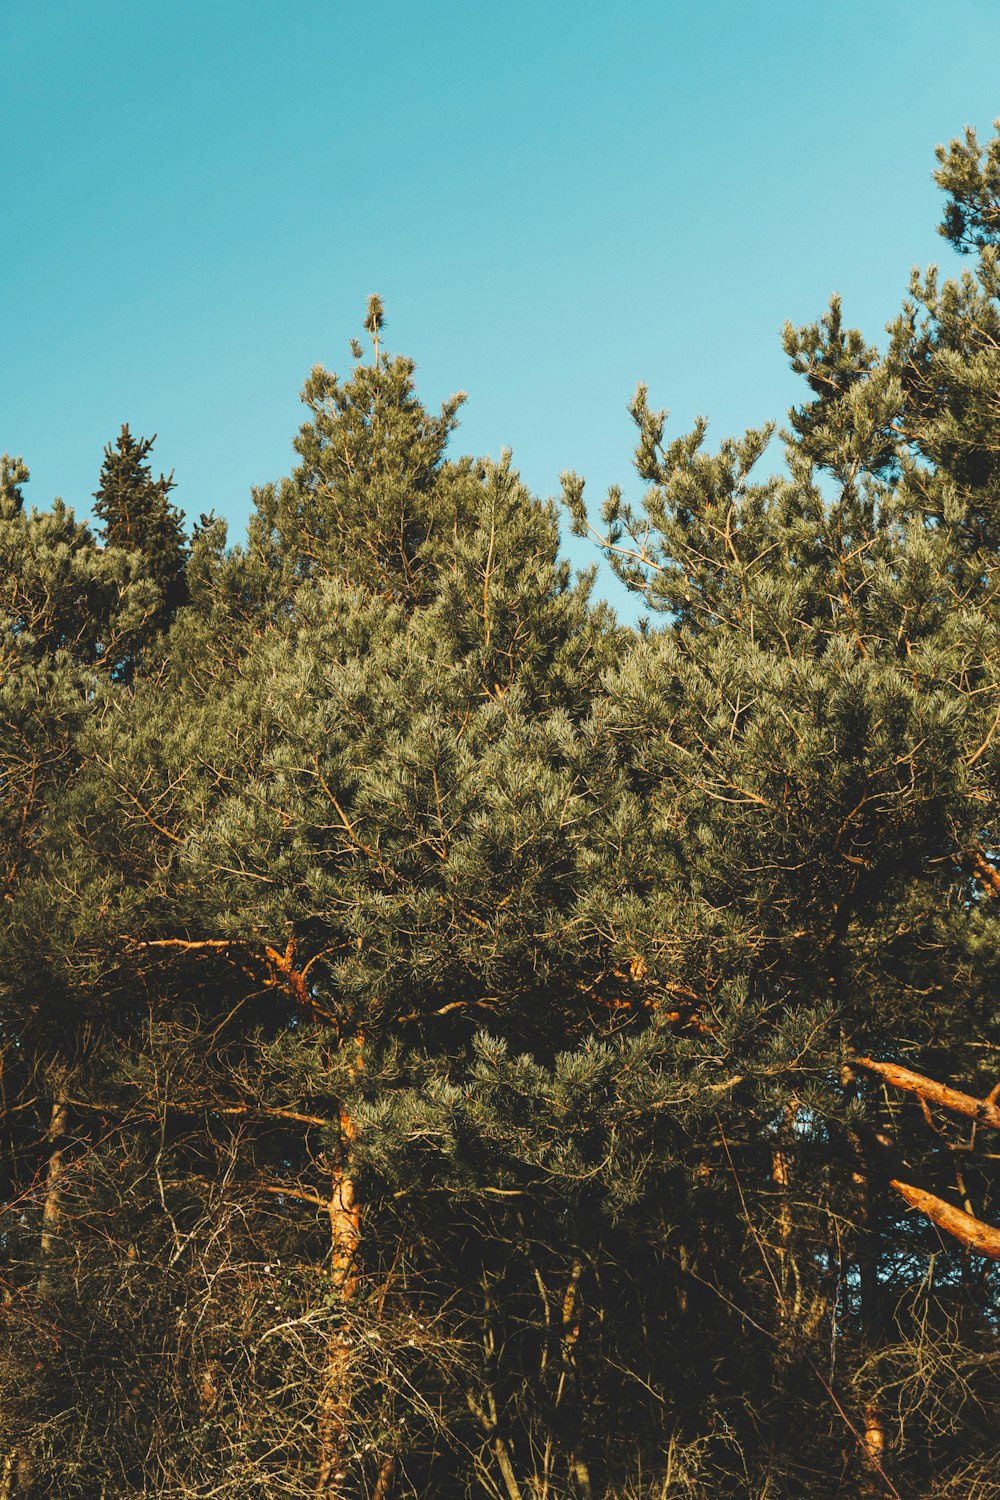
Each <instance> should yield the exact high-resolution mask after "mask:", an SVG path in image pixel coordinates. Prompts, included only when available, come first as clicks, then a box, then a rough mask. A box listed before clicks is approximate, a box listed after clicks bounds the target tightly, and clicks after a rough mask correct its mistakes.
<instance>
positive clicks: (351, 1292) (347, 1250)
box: [316, 1110, 361, 1500]
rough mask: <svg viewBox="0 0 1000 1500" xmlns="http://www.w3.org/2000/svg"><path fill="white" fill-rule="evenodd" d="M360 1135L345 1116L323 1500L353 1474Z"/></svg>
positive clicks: (335, 1185)
mask: <svg viewBox="0 0 1000 1500" xmlns="http://www.w3.org/2000/svg"><path fill="white" fill-rule="evenodd" d="M356 1134H357V1131H356V1127H355V1125H354V1123H353V1121H352V1120H351V1118H350V1116H349V1115H348V1114H347V1112H346V1111H345V1110H341V1114H340V1153H339V1161H338V1163H337V1165H336V1167H335V1168H334V1172H333V1181H332V1184H331V1193H330V1202H329V1214H330V1277H331V1280H332V1282H333V1289H334V1295H335V1298H336V1303H337V1314H338V1326H337V1327H336V1328H335V1329H334V1331H333V1333H332V1334H331V1335H330V1338H329V1340H328V1342H327V1347H326V1359H325V1368H324V1372H323V1387H322V1390H321V1392H320V1399H319V1426H318V1431H319V1473H318V1477H317V1481H316V1494H317V1495H318V1496H324V1497H329V1500H334V1497H336V1496H339V1495H340V1494H341V1493H342V1492H343V1491H342V1486H343V1481H344V1477H345V1475H346V1469H347V1456H348V1455H347V1448H348V1442H349V1436H350V1407H351V1331H350V1316H351V1304H352V1302H353V1301H354V1297H355V1294H356V1292H357V1286H358V1246H359V1244H360V1241H361V1209H360V1205H359V1203H358V1197H357V1192H356V1190H355V1186H354V1178H353V1176H352V1172H351V1156H352V1149H351V1148H352V1144H353V1141H354V1140H355V1137H356Z"/></svg>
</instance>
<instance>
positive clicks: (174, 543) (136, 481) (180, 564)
mask: <svg viewBox="0 0 1000 1500" xmlns="http://www.w3.org/2000/svg"><path fill="white" fill-rule="evenodd" d="M155 441H156V436H155V434H154V435H153V437H151V438H134V437H133V436H132V434H131V432H130V431H129V428H128V423H125V424H124V425H123V426H122V429H121V432H120V433H119V435H118V439H117V441H116V442H115V443H114V444H113V445H112V444H111V443H108V445H107V446H106V448H105V450H104V462H103V464H102V465H101V478H100V484H99V487H98V488H97V490H95V492H94V511H95V514H96V515H97V517H98V519H99V520H100V522H101V525H102V535H103V538H104V543H105V545H106V546H108V547H116V548H119V549H121V550H122V551H124V552H130V553H135V554H137V555H138V556H139V557H140V558H141V560H142V569H143V572H144V574H145V576H146V577H147V578H149V579H150V581H151V582H152V583H153V585H154V587H155V588H156V591H157V594H158V596H159V597H158V605H157V608H156V610H155V612H154V613H153V614H152V615H151V617H150V619H149V620H148V621H147V622H146V625H145V627H144V630H143V632H142V635H141V636H140V638H139V639H137V640H136V641H135V642H134V643H132V649H131V654H130V656H129V657H127V658H126V659H125V660H123V661H122V663H121V664H120V667H119V670H120V672H121V674H122V676H123V677H124V678H126V679H127V678H130V677H131V676H132V675H133V674H134V672H135V669H136V666H137V664H138V661H139V659H140V658H141V653H142V650H143V646H144V645H145V644H146V643H147V642H148V641H150V640H152V639H154V638H155V637H156V636H157V635H158V634H159V633H161V632H162V631H163V630H164V629H166V627H167V626H168V625H169V624H170V622H171V620H172V619H173V618H174V616H175V615H176V613H177V610H178V609H179V608H180V606H181V605H182V604H184V603H185V601H186V599H187V597H188V590H187V579H186V573H185V569H186V563H187V546H186V542H185V537H184V517H183V515H182V514H181V512H180V511H179V510H178V509H177V508H176V506H175V505H174V504H173V503H172V502H171V500H170V498H169V496H170V492H171V490H173V489H174V488H175V486H174V480H173V474H172V473H171V474H170V475H169V476H166V475H164V474H161V475H160V477H159V479H154V478H153V475H152V470H151V469H150V466H149V464H148V463H147V461H146V460H147V458H148V456H149V453H150V451H151V449H152V447H153V444H154V443H155Z"/></svg>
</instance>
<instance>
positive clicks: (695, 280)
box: [0, 0, 1000, 561]
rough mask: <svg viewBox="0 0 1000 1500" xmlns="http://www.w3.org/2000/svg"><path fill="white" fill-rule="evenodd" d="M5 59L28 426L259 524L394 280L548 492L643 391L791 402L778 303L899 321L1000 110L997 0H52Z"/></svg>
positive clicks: (726, 410) (49, 485)
mask: <svg viewBox="0 0 1000 1500" xmlns="http://www.w3.org/2000/svg"><path fill="white" fill-rule="evenodd" d="M0 56H2V57H3V86H2V88H0V189H2V201H3V205H4V227H3V234H2V239H0V244H2V249H0V330H2V335H0V449H3V448H7V449H9V450H10V451H12V452H14V453H21V454H23V456H24V458H25V459H26V461H27V462H28V464H29V466H30V468H31V470H32V483H31V486H30V488H29V491H28V494H29V497H30V499H31V500H32V501H33V502H34V503H35V504H36V505H40V506H44V505H47V504H48V503H49V502H50V501H51V499H52V497H53V496H54V495H57V494H58V495H61V496H62V497H63V498H64V499H65V500H66V501H67V502H69V503H71V504H73V505H74V506H76V507H77V508H80V509H86V508H87V506H88V505H89V498H90V492H91V491H92V490H93V489H94V488H95V486H96V482H97V474H98V471H99V468H100V461H101V450H102V448H103V446H104V444H105V442H107V440H108V439H109V438H111V437H113V436H114V435H115V433H116V432H117V430H118V427H119V426H120V424H121V423H122V422H123V421H128V422H129V423H130V425H131V426H132V428H133V431H136V432H139V433H143V434H147V435H148V434H151V433H153V432H156V433H158V434H159V437H158V441H157V445H156V450H155V457H156V458H157V459H158V461H159V464H160V465H162V466H163V467H164V468H166V469H170V468H173V469H174V470H175V471H176V475H175V477H176V480H177V486H178V487H177V490H176V492H175V496H174V498H175V499H176V501H177V502H178V504H180V505H181V506H182V508H183V509H184V510H185V511H186V512H187V513H188V514H189V515H190V516H192V517H194V516H197V515H198V513H199V512H201V511H203V510H208V509H209V508H214V509H215V510H216V511H217V512H219V513H221V514H224V515H225V516H227V517H228V518H229V520H230V522H231V535H232V536H233V538H234V539H239V537H240V536H241V535H242V530H243V526H244V524H245V520H246V516H247V512H248V508H249V493H250V486H251V484H254V483H261V482H264V481H266V480H268V479H271V478H276V477H277V476H278V475H280V474H282V473H285V472H287V471H288V469H289V467H290V466H291V463H292V453H291V448H290V442H291V438H292V437H293V435H294V433H295V430H296V428H297V426H298V423H299V421H300V408H299V405H298V391H299V389H300V387H301V384H302V381H303V379H304V377H305V375H306V373H307V371H308V370H309V368H310V367H311V366H312V365H313V364H314V363H316V362H322V363H324V364H326V365H327V366H329V367H331V368H333V369H339V370H344V369H346V368H347V367H348V366H349V365H350V363H351V360H350V354H349V348H348V344H349V339H350V337H351V336H352V335H354V334H356V333H359V332H360V326H361V320H362V317H363V313H364V308H365V304H366V300H367V297H368V294H369V293H370V292H372V291H378V292H379V293H380V294H381V295H382V297H383V298H384V300H385V303H386V307H387V313H388V330H387V334H388V342H389V345H390V347H391V348H392V349H394V350H398V351H400V352H403V353H407V354H410V355H412V356H413V357H414V358H415V359H416V360H417V363H418V384H419V389H420V391H421V394H422V396H423V397H424V399H425V400H426V401H428V402H429V403H436V402H437V401H439V400H440V399H442V398H443V397H444V396H446V395H448V394H450V392H451V391H453V390H456V389H464V390H466V391H467V392H468V393H469V402H468V405H467V407H466V409H465V413H464V417H463V422H462V427H461V429H460V433H459V439H458V447H459V448H460V449H461V450H462V451H469V452H477V453H493V454H496V453H498V452H499V451H500V449H501V448H502V447H504V446H510V447H511V448H513V451H514V458H515V462H516V463H517V464H518V465H519V466H520V468H521V470H522V473H523V475H524V477H525V479H526V481H527V482H528V483H529V485H530V486H531V487H532V488H533V489H534V490H535V491H536V492H537V493H539V494H543V495H546V494H554V493H556V492H557V491H558V476H559V473H560V471H561V470H563V469H564V468H568V467H572V468H575V469H577V470H578V471H579V472H581V473H583V474H585V475H586V476H587V478H588V493H590V495H591V496H592V498H593V499H594V500H596V499H598V498H599V496H600V494H601V493H602V492H603V489H604V488H605V487H606V486H607V484H608V483H609V482H611V481H613V480H625V481H626V482H627V481H628V479H629V475H630V472H631V470H630V456H631V445H632V439H631V426H630V423H629V420H628V417H627V415H626V412H625V407H626V403H627V401H628V398H629V396H630V395H631V393H632V390H633V389H634V387H635V383H636V381H637V380H638V379H643V380H645V381H646V382H647V383H648V385H649V387H650V393H651V399H652V400H653V401H654V402H655V403H656V404H658V405H665V406H669V407H670V408H671V410H672V413H673V418H672V422H673V423H674V424H676V426H677V427H682V426H685V425H687V424H688V423H689V422H690V420H691V418H692V417H693V416H694V415H695V414H696V413H698V412H704V413H705V414H706V415H708V417H709V418H710V421H711V429H710V432H711V434H712V435H713V436H715V437H721V436H723V435H724V434H726V433H728V432H733V431H738V430H741V429H742V428H743V427H744V426H746V425H748V424H752V423H758V422H760V421H762V420H764V419H765V418H767V417H771V416H777V417H781V416H782V415H783V413H784V411H785V409H786V408H787V406H788V405H789V404H790V403H791V402H792V401H793V400H795V399H796V398H797V387H796V382H795V380H794V378H793V377H792V376H791V375H790V374H789V372H788V371H787V370H786V367H785V362H784V357H783V355H782V353H781V349H780V344H779V337H778V335H779V330H780V327H781V324H782V322H783V321H784V319H785V318H791V319H792V320H793V321H797V322H802V321H805V320H807V319H811V318H813V317H815V316H817V315H818V314H819V313H820V312H822V310H823V308H824V307H825V305H826V302H827V299H828V297H829V294H830V293H831V292H832V291H834V290H837V291H840V292H841V293H842V294H843V297H844V302H845V312H846V315H847V316H848V318H849V319H850V320H851V321H853V322H855V323H857V324H858V325H859V326H861V327H862V328H863V329H864V330H865V332H866V333H867V334H869V335H870V336H877V335H878V333H879V331H880V329H881V328H882V325H883V324H884V323H885V321H886V320H887V319H888V318H889V317H890V316H891V315H892V314H893V312H894V310H895V309H896V307H897V306H898V303H899V300H900V297H901V295H902V293H903V291H904V289H905V284H906V280H907V276H908V273H909V269H910V266H911V265H912V264H913V263H915V262H919V263H921V264H924V263H926V262H927V261H929V260H938V261H942V260H943V259H945V257H946V247H945V245H944V242H943V241H942V240H940V239H939V238H938V236H937V235H936V234H935V226H936V223H937V220H938V212H939V206H938V194H937V191H936V189H935V188H934V186H933V183H932V181H931V171H932V169H933V165H934V162H933V148H934V146H935V144H936V143H937V142H938V141H941V140H945V139H947V138H949V137H950V136H952V135H955V134H957V133H958V132H959V131H960V130H961V128H962V126H963V125H964V124H965V123H966V122H969V123H973V124H976V125H977V126H978V127H979V129H980V133H981V134H982V135H988V134H989V132H990V128H991V121H992V118H993V117H994V115H997V114H1000V7H998V6H996V5H995V4H992V3H990V0H949V3H948V4H947V5H946V4H944V3H930V0H905V3H897V0H866V3H862V0H840V3H838V4H836V5H832V4H827V3H822V4H821V3H818V0H798V3H791V0H758V3H744V4H739V3H735V0H704V3H701V4H680V3H671V0H660V3H658V4H654V3H647V0H617V3H615V4H613V5H612V4H610V3H594V0H572V3H565V0H534V3H530V4H529V3H525V0H505V3H504V4H502V5H501V4H496V5H490V4H486V3H484V0H480V3H472V0H466V3H457V0H436V3H419V0H409V3H404V0H383V3H369V4H367V5H364V4H357V3H354V4H350V5H348V4H342V3H340V0H326V3H319V0H301V3H282V4H279V3H269V0H241V3H239V4H237V3H235V0H200V3H198V4H193V3H189V0H168V3H164V0H160V3H159V4H154V3H147V4H137V3H135V0H131V3H124V0H86V3H81V0H55V3H38V4H21V5H15V4H13V3H11V4H8V5H6V6H4V7H3V8H2V13H0ZM626 487H627V488H628V485H627V483H626ZM633 488H634V487H633ZM573 555H574V557H575V558H576V559H578V560H581V561H582V560H583V559H584V554H583V552H582V551H580V550H579V548H578V546H577V547H576V548H575V550H574V552H573Z"/></svg>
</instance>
